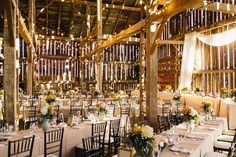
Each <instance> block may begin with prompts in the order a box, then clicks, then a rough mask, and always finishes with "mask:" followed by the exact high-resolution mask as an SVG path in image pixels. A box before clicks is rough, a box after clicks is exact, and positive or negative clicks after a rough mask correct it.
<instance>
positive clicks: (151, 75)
mask: <svg viewBox="0 0 236 157" xmlns="http://www.w3.org/2000/svg"><path fill="white" fill-rule="evenodd" d="M151 38H152V33H151V29H150V25H148V26H147V27H146V66H147V67H146V94H147V95H146V98H147V102H146V105H147V107H146V108H147V109H146V110H147V121H148V124H149V125H151V126H152V127H153V128H154V129H155V130H156V129H157V128H156V126H157V51H156V50H154V51H153V52H151V41H152V40H153V39H151Z"/></svg>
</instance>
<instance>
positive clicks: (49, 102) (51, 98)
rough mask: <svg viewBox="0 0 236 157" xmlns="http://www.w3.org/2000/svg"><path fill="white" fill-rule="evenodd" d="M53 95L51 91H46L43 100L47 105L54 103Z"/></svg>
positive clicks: (54, 96)
mask: <svg viewBox="0 0 236 157" xmlns="http://www.w3.org/2000/svg"><path fill="white" fill-rule="evenodd" d="M54 93H55V92H54V91H53V90H48V91H47V95H46V98H45V100H46V102H47V103H48V104H49V105H52V104H53V103H54V102H55V101H56V95H55V94H54Z"/></svg>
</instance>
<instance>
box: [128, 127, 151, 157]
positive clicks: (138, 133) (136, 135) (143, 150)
mask: <svg viewBox="0 0 236 157" xmlns="http://www.w3.org/2000/svg"><path fill="white" fill-rule="evenodd" d="M153 132H154V130H153V128H152V127H150V126H148V125H143V126H139V125H135V126H134V128H132V130H131V131H130V132H129V135H128V139H129V142H130V144H131V146H132V147H134V148H135V150H136V155H138V156H145V157H151V156H152V152H153V147H154V139H153V135H154V133H153Z"/></svg>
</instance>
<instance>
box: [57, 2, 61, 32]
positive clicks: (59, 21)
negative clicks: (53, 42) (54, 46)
mask: <svg viewBox="0 0 236 157" xmlns="http://www.w3.org/2000/svg"><path fill="white" fill-rule="evenodd" d="M61 8H62V4H60V5H59V10H58V19H57V35H60V30H61Z"/></svg>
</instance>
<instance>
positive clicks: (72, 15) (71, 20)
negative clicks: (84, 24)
mask: <svg viewBox="0 0 236 157" xmlns="http://www.w3.org/2000/svg"><path fill="white" fill-rule="evenodd" d="M73 17H74V5H72V7H71V14H70V27H69V31H68V35H69V36H70V35H71V32H72V29H73V24H74V21H73Z"/></svg>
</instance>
